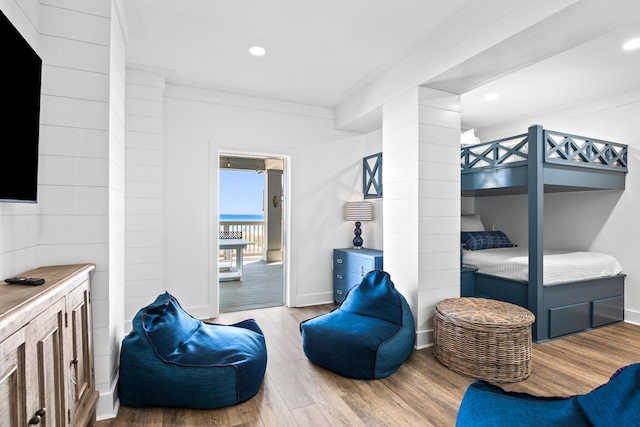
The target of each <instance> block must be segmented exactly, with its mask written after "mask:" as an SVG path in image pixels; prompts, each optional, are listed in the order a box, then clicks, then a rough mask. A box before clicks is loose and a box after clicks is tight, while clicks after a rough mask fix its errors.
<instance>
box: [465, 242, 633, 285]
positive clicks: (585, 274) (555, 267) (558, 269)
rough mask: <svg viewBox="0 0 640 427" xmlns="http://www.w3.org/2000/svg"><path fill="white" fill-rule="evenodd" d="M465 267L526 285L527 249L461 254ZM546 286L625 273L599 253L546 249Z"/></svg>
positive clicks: (466, 252) (611, 260)
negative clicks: (522, 282)
mask: <svg viewBox="0 0 640 427" xmlns="http://www.w3.org/2000/svg"><path fill="white" fill-rule="evenodd" d="M462 252H463V253H462V263H463V264H464V265H466V266H470V267H474V268H477V269H478V273H483V274H489V275H491V276H498V277H503V278H506V279H511V280H519V281H524V282H527V281H528V280H529V256H528V249H527V248H521V247H514V248H496V249H484V250H478V251H469V250H463V251H462ZM543 253H544V263H543V268H542V270H543V271H542V272H543V284H544V285H545V286H547V285H555V284H559V283H565V282H573V281H578V280H585V279H594V278H600V277H609V276H615V275H617V274H620V273H621V272H622V267H621V266H620V263H619V262H618V260H617V259H615V258H614V257H612V256H611V255H607V254H602V253H598V252H583V251H562V250H556V249H545V250H544V251H543Z"/></svg>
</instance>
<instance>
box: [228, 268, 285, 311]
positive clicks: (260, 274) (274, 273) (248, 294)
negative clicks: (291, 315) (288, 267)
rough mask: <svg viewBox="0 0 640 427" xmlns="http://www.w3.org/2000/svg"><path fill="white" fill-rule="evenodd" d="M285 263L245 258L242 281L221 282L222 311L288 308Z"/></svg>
mask: <svg viewBox="0 0 640 427" xmlns="http://www.w3.org/2000/svg"><path fill="white" fill-rule="evenodd" d="M282 276H283V275H282V262H269V263H267V262H265V261H262V259H259V258H253V259H252V258H249V257H245V258H244V262H243V275H242V281H239V280H236V281H232V282H226V281H225V282H219V283H220V312H221V313H229V312H232V311H242V310H251V309H255V308H266V307H276V306H281V305H284V290H283V288H284V285H283V277H282Z"/></svg>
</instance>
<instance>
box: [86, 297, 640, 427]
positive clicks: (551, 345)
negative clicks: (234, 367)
mask: <svg viewBox="0 0 640 427" xmlns="http://www.w3.org/2000/svg"><path fill="white" fill-rule="evenodd" d="M333 308H334V306H333V305H330V304H329V305H322V306H312V307H303V308H288V307H274V308H268V309H261V310H254V311H244V312H235V313H223V314H222V315H221V316H220V318H218V319H216V320H215V321H216V322H218V323H233V322H236V321H239V320H243V319H246V318H251V317H252V318H255V319H256V320H257V322H258V324H259V325H260V327H261V328H262V329H263V331H264V333H265V336H266V339H267V351H268V357H269V361H268V366H267V374H266V376H265V379H264V383H263V386H262V389H261V391H260V392H259V393H258V395H257V396H255V397H254V398H253V399H251V400H249V401H248V402H245V403H243V404H241V405H237V406H232V407H229V408H223V409H217V410H210V411H203V410H189V409H179V408H148V409H133V408H126V407H120V411H119V413H118V416H117V417H116V418H114V419H109V420H104V421H99V422H98V423H97V427H124V426H127V427H130V426H140V427H152V426H153V427H168V426H172V427H173V426H195V425H207V426H240V425H244V426H246V425H252V426H306V425H314V426H338V425H344V426H370V425H378V426H408V425H422V426H438V427H442V426H454V425H455V420H456V416H457V412H458V407H459V406H460V402H461V400H462V396H463V395H464V392H465V390H466V388H467V386H468V385H469V384H471V382H473V378H470V377H466V376H463V375H459V374H457V373H455V372H453V371H451V370H449V369H447V368H446V367H444V366H443V365H442V364H440V362H438V361H437V360H436V359H435V358H434V356H433V352H432V350H431V348H425V349H422V350H414V351H413V353H412V355H411V356H410V357H409V359H408V360H407V361H406V362H405V363H404V364H403V365H402V366H401V367H400V369H399V370H398V371H397V372H396V373H394V374H393V375H391V376H389V377H387V378H384V379H381V380H373V381H362V380H351V379H347V378H343V377H341V376H338V375H335V374H333V373H332V372H329V371H327V370H325V369H322V368H320V367H318V366H315V365H313V364H311V363H310V362H309V361H308V360H307V358H306V357H305V355H304V353H303V351H302V343H301V337H300V332H299V327H298V325H299V323H300V322H301V321H302V320H305V319H308V318H311V317H313V316H317V315H319V314H322V313H325V312H328V311H330V310H332V309H333ZM635 362H640V326H637V325H632V324H629V323H617V324H613V325H610V326H607V327H603V328H600V329H597V330H593V331H589V332H583V333H581V334H577V335H573V336H569V337H565V338H561V339H557V340H554V341H549V342H547V343H543V344H533V362H532V373H531V376H530V377H529V378H527V379H526V380H524V381H521V382H519V383H513V384H502V386H503V387H504V388H506V389H509V390H515V391H523V392H528V393H532V394H536V395H546V396H552V395H561V396H567V395H572V394H582V393H587V392H588V391H590V390H592V389H593V388H595V387H597V386H599V385H601V384H603V383H605V382H607V381H608V379H609V377H610V376H611V375H612V374H613V373H614V372H615V371H616V370H617V369H618V368H620V367H622V366H625V365H628V364H630V363H635Z"/></svg>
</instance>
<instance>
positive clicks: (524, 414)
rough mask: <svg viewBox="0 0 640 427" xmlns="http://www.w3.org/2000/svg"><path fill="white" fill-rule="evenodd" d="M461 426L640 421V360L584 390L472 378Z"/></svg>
mask: <svg viewBox="0 0 640 427" xmlns="http://www.w3.org/2000/svg"><path fill="white" fill-rule="evenodd" d="M456 426H457V427H511V426H518V427H545V426H554V427H555V426H595V427H610V426H640V364H638V363H636V364H633V365H628V366H625V367H623V368H620V369H619V370H618V371H617V372H615V373H614V374H613V375H612V376H611V378H610V379H609V382H607V383H606V384H603V385H601V386H599V387H597V388H596V389H594V390H592V391H591V392H589V393H587V394H583V395H576V396H568V397H540V396H534V395H531V394H528V393H519V392H513V391H506V390H503V389H502V388H500V387H498V386H496V385H493V384H490V383H488V382H485V381H482V380H477V381H475V382H474V383H472V384H471V385H470V386H469V387H468V388H467V391H466V392H465V394H464V397H463V398H462V403H461V404H460V410H459V411H458V418H457V422H456Z"/></svg>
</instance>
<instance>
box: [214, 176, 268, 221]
mask: <svg viewBox="0 0 640 427" xmlns="http://www.w3.org/2000/svg"><path fill="white" fill-rule="evenodd" d="M263 193H264V174H261V173H260V174H258V173H255V172H254V171H239V170H228V169H222V170H220V215H262V214H263V213H264V212H263V202H262V197H263Z"/></svg>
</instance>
